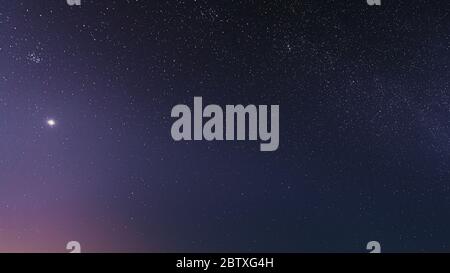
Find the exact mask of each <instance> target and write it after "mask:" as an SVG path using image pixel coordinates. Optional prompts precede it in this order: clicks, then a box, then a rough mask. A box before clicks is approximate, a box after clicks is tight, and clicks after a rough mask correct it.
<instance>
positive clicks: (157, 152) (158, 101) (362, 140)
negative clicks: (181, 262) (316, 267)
mask: <svg viewBox="0 0 450 273" xmlns="http://www.w3.org/2000/svg"><path fill="white" fill-rule="evenodd" d="M449 12H450V3H449V1H448V0H442V1H440V0H437V1H425V0H422V1H420V0H412V1H406V0H405V1H398V0H397V1H395V0H382V5H381V6H369V5H368V4H367V3H366V0H351V1H350V0H348V1H337V0H336V1H331V0H330V1H318V0H297V1H294V0H270V1H269V0H267V1H265V0H248V1H232V0H227V1H206V0H196V1H189V0H185V1H182V0H170V1H169V0H168V1H156V0H155V1H153V0H152V1H150V0H148V1H144V0H134V1H132V0H121V1H119V0H110V1H106V0H105V1H94V0H82V5H81V6H72V7H71V6H68V5H67V3H66V1H65V0H48V1H43V0H42V1H37V0H22V1H19V0H17V1H6V0H0V252H10V251H18V252H67V250H66V249H65V247H66V243H67V242H69V241H73V240H75V241H78V242H80V243H81V246H82V250H83V252H209V251H212V252H253V251H255V252H367V250H366V249H365V248H366V244H367V242H369V241H372V240H376V241H379V242H380V243H381V245H382V250H383V251H384V252H400V251H401V252H403V251H406V252H422V251H427V252H431V251H432V252H440V251H445V252H449V251H450V233H449V228H448V226H449V224H450V67H449V65H450V15H449ZM194 96H202V97H203V102H204V104H218V105H221V106H225V105H226V104H232V105H236V104H243V105H248V104H255V105H260V104H264V105H275V104H276V105H280V146H279V149H278V150H277V151H274V152H261V151H260V150H259V142H255V141H239V142H237V141H211V142H208V141H195V142H194V141H180V142H176V141H174V140H173V139H172V137H171V134H170V129H171V126H172V124H173V122H174V121H175V119H173V118H171V116H170V113H171V109H172V107H173V106H175V105H177V104H187V105H189V106H192V105H193V98H194Z"/></svg>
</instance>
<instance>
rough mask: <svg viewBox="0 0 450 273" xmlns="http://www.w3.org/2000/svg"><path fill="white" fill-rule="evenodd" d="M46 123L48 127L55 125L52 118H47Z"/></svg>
mask: <svg viewBox="0 0 450 273" xmlns="http://www.w3.org/2000/svg"><path fill="white" fill-rule="evenodd" d="M47 125H48V126H50V127H55V125H56V121H55V120H54V119H48V120H47Z"/></svg>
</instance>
